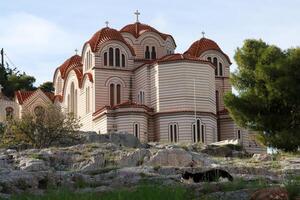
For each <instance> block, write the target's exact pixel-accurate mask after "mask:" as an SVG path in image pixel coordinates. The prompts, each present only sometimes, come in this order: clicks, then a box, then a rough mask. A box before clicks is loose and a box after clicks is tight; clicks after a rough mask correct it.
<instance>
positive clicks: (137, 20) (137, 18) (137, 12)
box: [134, 10, 141, 22]
mask: <svg viewBox="0 0 300 200" xmlns="http://www.w3.org/2000/svg"><path fill="white" fill-rule="evenodd" d="M134 14H135V15H136V22H139V15H140V14H141V13H140V12H139V10H136V11H135V13H134Z"/></svg>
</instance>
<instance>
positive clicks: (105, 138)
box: [85, 132, 141, 148]
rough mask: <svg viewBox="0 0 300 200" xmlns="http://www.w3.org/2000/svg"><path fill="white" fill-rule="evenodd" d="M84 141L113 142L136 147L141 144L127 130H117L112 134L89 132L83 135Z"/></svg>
mask: <svg viewBox="0 0 300 200" xmlns="http://www.w3.org/2000/svg"><path fill="white" fill-rule="evenodd" d="M85 138H86V142H93V143H94V142H99V143H114V144H116V145H118V146H124V147H131V148H137V147H140V146H141V143H140V141H139V140H138V138H136V137H135V136H134V135H132V134H128V133H127V132H119V133H112V134H97V133H95V132H89V133H87V134H86V136H85Z"/></svg>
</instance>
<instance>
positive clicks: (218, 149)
mask: <svg viewBox="0 0 300 200" xmlns="http://www.w3.org/2000/svg"><path fill="white" fill-rule="evenodd" d="M201 153H206V154H208V155H211V156H221V157H231V156H232V149H231V148H230V147H229V146H215V145H208V146H207V147H206V148H205V149H203V150H202V151H201Z"/></svg>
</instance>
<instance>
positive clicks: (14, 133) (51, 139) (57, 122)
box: [2, 104, 80, 148]
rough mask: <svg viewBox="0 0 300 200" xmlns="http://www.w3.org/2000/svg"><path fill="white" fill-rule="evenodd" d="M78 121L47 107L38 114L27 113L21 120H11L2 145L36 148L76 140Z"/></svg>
mask: <svg viewBox="0 0 300 200" xmlns="http://www.w3.org/2000/svg"><path fill="white" fill-rule="evenodd" d="M79 128H80V124H79V120H78V119H76V118H74V117H73V116H72V115H65V114H63V113H62V112H61V110H60V108H59V107H57V106H55V105H52V104H51V105H49V106H47V107H46V108H45V109H44V110H40V112H36V113H34V114H33V113H30V112H27V113H26V114H24V116H22V119H15V120H11V121H10V122H9V123H8V125H7V128H6V130H5V133H4V136H3V140H2V141H3V142H4V144H19V143H27V144H30V145H33V146H34V147H36V148H43V147H49V146H50V145H52V144H54V143H60V142H63V141H67V140H68V139H75V140H76V139H78V138H77V134H76V133H77V131H78V129H79Z"/></svg>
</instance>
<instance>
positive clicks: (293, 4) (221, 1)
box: [0, 0, 300, 85]
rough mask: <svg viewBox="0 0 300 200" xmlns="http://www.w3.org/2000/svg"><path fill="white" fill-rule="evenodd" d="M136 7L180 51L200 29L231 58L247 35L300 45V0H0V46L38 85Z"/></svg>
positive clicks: (117, 26)
mask: <svg viewBox="0 0 300 200" xmlns="http://www.w3.org/2000/svg"><path fill="white" fill-rule="evenodd" d="M136 9H138V10H139V11H140V12H141V15H140V21H141V22H142V23H146V24H149V25H151V26H153V27H155V28H156V29H157V30H159V31H161V32H164V33H169V34H171V35H172V36H173V37H174V39H175V41H176V43H177V49H176V52H180V53H182V52H184V51H185V50H186V49H187V48H188V47H189V46H190V45H191V44H192V43H193V42H194V41H195V40H198V39H199V38H200V37H201V32H202V31H205V32H206V37H208V38H210V39H213V40H214V41H216V42H217V43H218V44H219V46H220V47H221V48H222V49H223V51H224V52H225V53H227V54H228V55H229V57H230V58H231V60H232V61H233V55H234V52H235V49H236V48H237V47H239V46H241V45H242V43H243V40H244V39H246V38H257V39H259V38H261V39H263V40H265V41H266V42H268V43H271V44H275V45H278V46H279V47H281V48H283V49H286V48H289V47H292V46H293V47H296V46H299V45H300V1H298V0H276V1H275V0H248V1H246V0H226V1H225V0H205V1H204V0H194V1H189V0H176V1H175V0H172V1H171V0H168V1H163V0H155V1H151V0H148V1H144V0H106V1H102V0H51V1H44V0H0V48H4V49H5V51H6V54H7V55H8V56H9V58H10V59H11V60H12V62H13V63H14V64H15V65H16V66H17V67H18V68H19V69H20V70H21V71H25V72H26V73H27V74H30V75H33V76H35V77H36V79H37V85H38V84H40V83H42V82H44V81H47V80H52V76H53V72H54V70H55V69H56V68H57V67H58V66H59V65H60V64H62V63H63V62H64V61H65V60H66V59H67V58H69V57H70V56H72V55H73V54H74V53H75V51H74V50H75V49H76V48H77V49H79V50H81V49H82V46H83V44H84V42H85V41H87V40H88V39H89V38H90V37H91V36H92V35H93V33H95V32H96V31H98V30H99V29H101V28H103V27H104V26H105V21H109V24H110V27H112V28H115V29H121V28H122V27H123V26H125V25H127V24H129V23H133V22H135V16H134V14H133V13H134V11H135V10H136ZM234 68H235V64H233V66H232V69H234Z"/></svg>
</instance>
